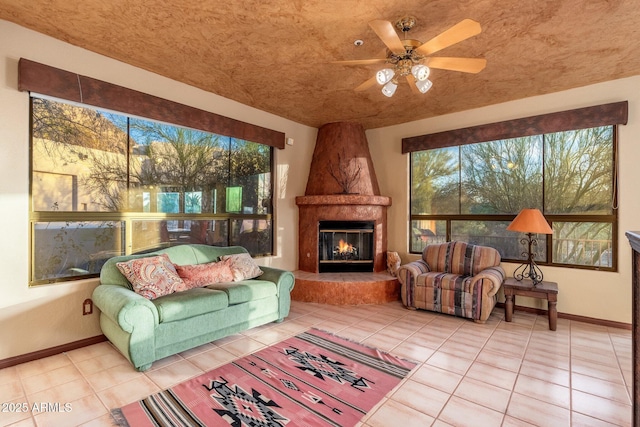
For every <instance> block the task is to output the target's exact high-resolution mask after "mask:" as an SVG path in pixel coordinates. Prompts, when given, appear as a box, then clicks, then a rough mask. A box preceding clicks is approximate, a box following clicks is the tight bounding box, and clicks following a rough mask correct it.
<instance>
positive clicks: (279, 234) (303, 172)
mask: <svg viewBox="0 0 640 427" xmlns="http://www.w3.org/2000/svg"><path fill="white" fill-rule="evenodd" d="M0 40H2V43H1V44H0V61H1V64H2V65H1V66H0V153H2V154H1V155H0V223H2V225H3V227H2V238H1V239H0V253H1V254H2V256H1V257H0V271H2V275H1V276H0V290H1V292H2V298H0V343H2V344H1V345H0V360H2V359H6V358H9V357H13V356H18V355H22V354H25V353H30V352H33V351H37V350H42V349H46V348H50V347H54V346H58V345H62V344H67V343H70V342H73V341H78V340H81V339H84V338H89V337H93V336H96V335H100V334H101V331H100V327H99V324H98V314H97V310H95V311H94V314H92V315H89V316H82V301H84V299H86V298H90V297H91V293H92V292H93V289H94V288H95V287H96V286H97V283H98V281H97V279H93V280H81V281H74V282H65V283H60V284H53V285H42V286H37V287H32V288H29V286H28V277H29V276H28V274H29V222H28V218H29V94H28V93H26V92H19V91H18V89H17V86H18V60H19V59H20V58H21V57H24V58H27V59H31V60H34V61H37V62H41V63H43V64H47V65H51V66H54V67H57V68H61V69H63V70H69V71H73V72H76V73H79V74H82V75H86V76H90V77H94V78H96V79H100V80H104V81H106V82H110V83H115V84H118V85H121V86H124V87H127V88H131V89H135V90H138V91H141V92H145V93H148V94H151V95H155V96H159V97H162V98H166V99H169V100H172V101H176V102H179V103H182V104H186V105H190V106H193V107H196V108H200V109H203V110H206V111H211V112H214V113H217V114H221V115H224V116H227V117H231V118H234V119H238V120H242V121H245V122H249V123H253V124H256V125H259V126H264V127H267V128H271V129H274V130H278V131H281V132H285V134H286V136H287V137H290V138H293V139H294V141H295V142H294V145H293V146H289V145H287V146H286V148H285V149H284V150H276V171H275V173H276V175H275V194H274V201H275V212H276V223H275V227H276V233H275V238H276V241H275V247H276V256H273V257H268V258H260V259H258V262H259V263H260V264H262V265H270V266H274V267H279V268H284V269H288V270H295V269H296V266H297V265H298V262H297V256H298V255H297V254H298V241H297V237H296V236H297V228H298V208H297V206H296V204H295V197H296V196H300V195H302V194H304V191H305V185H306V180H307V176H308V171H309V165H310V163H311V155H312V153H313V148H314V145H315V139H316V133H317V129H315V128H311V127H308V126H304V125H301V124H299V123H295V122H292V121H290V120H286V119H283V118H281V117H278V116H275V115H273V114H269V113H266V112H264V111H260V110H257V109H255V108H252V107H249V106H246V105H242V104H240V103H237V102H235V101H231V100H229V99H226V98H222V97H220V96H217V95H213V94H211V93H208V92H205V91H202V90H199V89H196V88H194V87H192V86H188V85H186V84H183V83H179V82H176V81H173V80H170V79H167V78H164V77H161V76H159V75H157V74H153V73H150V72H148V71H144V70H142V69H140V68H136V67H133V66H130V65H126V64H124V63H121V62H118V61H115V60H113V59H110V58H107V57H104V56H101V55H97V54H95V53H92V52H89V51H87V50H84V49H80V48H78V47H75V46H72V45H70V44H67V43H64V42H61V41H58V40H55V39H53V38H50V37H47V36H44V35H42V34H39V33H36V32H33V31H30V30H27V29H25V28H22V27H20V26H17V25H15V24H12V23H9V22H7V21H2V20H0Z"/></svg>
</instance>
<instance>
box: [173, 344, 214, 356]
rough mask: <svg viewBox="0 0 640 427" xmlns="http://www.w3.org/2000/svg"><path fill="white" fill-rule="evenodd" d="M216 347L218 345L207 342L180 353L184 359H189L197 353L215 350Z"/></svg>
mask: <svg viewBox="0 0 640 427" xmlns="http://www.w3.org/2000/svg"><path fill="white" fill-rule="evenodd" d="M214 348H217V346H216V345H214V344H212V343H210V342H208V343H206V344H203V345H199V346H198V347H194V348H192V349H190V350H186V351H182V352H180V353H179V355H180V357H182V358H183V359H188V358H190V357H193V356H195V355H196V354H200V353H204V352H205V351H209V350H213V349H214Z"/></svg>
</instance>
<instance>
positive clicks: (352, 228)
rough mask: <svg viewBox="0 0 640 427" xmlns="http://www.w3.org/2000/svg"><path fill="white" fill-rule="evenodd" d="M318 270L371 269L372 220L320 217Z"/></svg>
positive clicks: (362, 270) (363, 270)
mask: <svg viewBox="0 0 640 427" xmlns="http://www.w3.org/2000/svg"><path fill="white" fill-rule="evenodd" d="M318 231H319V234H318V237H319V238H318V257H319V260H318V262H319V269H318V271H319V272H320V273H327V272H349V271H355V272H365V271H373V234H374V233H373V231H374V222H373V221H320V224H319V230H318Z"/></svg>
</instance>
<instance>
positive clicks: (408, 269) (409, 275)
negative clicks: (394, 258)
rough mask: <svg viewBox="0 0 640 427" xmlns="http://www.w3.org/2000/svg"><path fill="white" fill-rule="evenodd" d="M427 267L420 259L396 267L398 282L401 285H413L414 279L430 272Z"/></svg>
mask: <svg viewBox="0 0 640 427" xmlns="http://www.w3.org/2000/svg"><path fill="white" fill-rule="evenodd" d="M430 271H431V269H430V268H429V265H428V264H427V263H426V262H424V261H423V260H421V259H418V260H415V261H412V262H410V263H408V264H404V265H401V266H400V267H398V280H399V281H400V283H401V284H402V285H408V284H412V283H415V280H416V278H417V277H418V276H419V275H421V274H424V273H428V272H430Z"/></svg>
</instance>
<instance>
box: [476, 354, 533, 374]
mask: <svg viewBox="0 0 640 427" xmlns="http://www.w3.org/2000/svg"><path fill="white" fill-rule="evenodd" d="M476 361H478V362H481V363H484V364H487V365H491V366H495V367H497V368H500V369H506V370H507V371H511V372H518V371H519V370H520V365H521V364H522V359H521V358H520V357H514V356H507V355H505V354H501V353H496V352H494V351H492V350H482V351H481V352H480V354H478V357H476Z"/></svg>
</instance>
